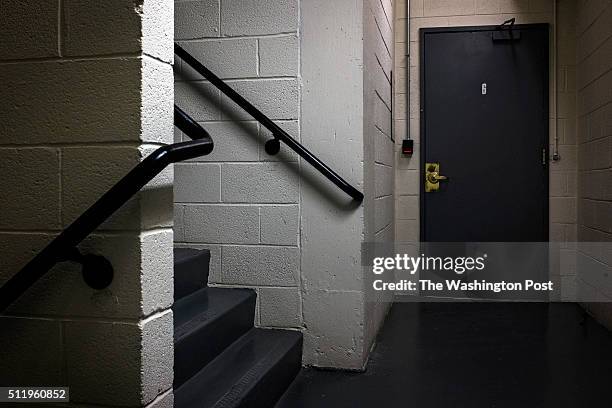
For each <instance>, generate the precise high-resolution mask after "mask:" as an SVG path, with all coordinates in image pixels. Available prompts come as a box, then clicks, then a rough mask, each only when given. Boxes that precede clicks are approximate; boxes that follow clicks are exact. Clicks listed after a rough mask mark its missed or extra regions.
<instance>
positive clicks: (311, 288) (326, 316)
mask: <svg viewBox="0 0 612 408" xmlns="http://www.w3.org/2000/svg"><path fill="white" fill-rule="evenodd" d="M383 3H384V4H385V8H386V11H384V10H383V8H382V5H381V4H380V3H379V2H368V1H365V2H364V1H363V0H341V1H334V2H329V1H302V2H301V1H298V0H274V1H262V0H248V1H244V0H241V1H238V0H223V1H216V0H198V1H177V2H175V36H176V39H177V41H178V42H179V43H180V44H181V45H182V46H183V47H184V48H185V49H187V50H188V51H189V52H191V53H193V54H194V55H195V56H196V57H197V58H199V59H201V60H202V61H203V62H204V63H205V64H206V65H207V66H209V67H210V68H211V70H212V71H213V72H215V73H216V74H217V75H219V76H220V77H222V78H224V79H225V80H226V81H227V82H228V83H229V84H230V85H231V86H232V87H234V88H235V89H236V90H237V91H239V92H241V93H242V94H243V95H244V96H245V97H246V98H247V99H248V100H250V101H251V102H252V103H254V104H255V105H256V106H257V107H259V108H260V109H261V110H262V111H263V112H264V113H265V114H267V115H268V116H269V117H271V118H272V119H273V120H275V121H276V122H277V123H278V124H279V125H280V126H282V127H284V128H285V129H286V130H287V131H288V133H289V134H291V135H292V136H293V137H295V138H296V139H298V140H300V141H301V142H302V143H303V144H304V145H305V146H306V147H307V148H308V149H310V150H311V151H312V152H313V153H315V154H316V155H317V156H318V157H319V158H320V159H321V160H323V161H324V162H326V163H328V164H329V165H330V166H331V167H332V168H333V169H334V170H335V171H336V172H337V173H338V174H340V175H341V176H342V177H344V178H345V179H346V180H348V181H349V182H350V183H351V184H353V185H355V186H356V187H357V188H358V189H360V190H365V193H366V196H367V197H368V198H367V199H366V201H365V203H364V204H363V205H356V204H355V203H353V202H352V201H351V200H350V198H348V197H347V196H346V195H345V194H344V193H343V192H341V191H340V190H338V189H337V188H336V187H335V186H334V185H333V184H331V183H330V182H329V181H327V179H325V178H324V177H323V176H322V175H321V174H320V173H318V172H317V171H316V170H314V169H313V168H312V167H311V166H310V165H309V164H308V163H306V162H303V161H302V160H299V159H298V157H297V156H296V154H294V153H293V152H291V151H287V149H286V148H285V147H284V146H283V147H282V150H281V153H280V154H279V155H278V156H269V155H267V154H266V153H265V151H264V142H265V140H267V139H268V138H270V135H269V134H268V132H267V131H266V130H265V129H264V128H262V127H261V126H260V125H258V123H257V122H255V121H254V120H252V118H250V117H249V116H248V115H247V114H245V113H244V112H242V111H241V110H240V109H239V108H238V107H236V106H234V105H233V104H232V103H231V102H230V101H228V100H227V99H226V98H225V96H222V95H220V94H219V92H218V91H216V90H215V89H214V88H213V87H212V86H211V85H210V84H208V83H206V81H203V80H202V79H201V78H200V77H198V75H197V74H196V73H194V72H193V71H192V70H191V69H190V68H189V67H187V66H185V65H184V64H182V62H181V61H180V60H177V61H176V65H175V78H176V85H175V96H176V102H177V104H179V105H180V106H182V107H183V108H184V109H185V110H186V111H187V112H188V113H189V114H190V115H192V116H193V117H194V118H195V119H196V120H197V121H198V122H199V123H201V124H202V125H203V126H204V128H206V129H207V130H208V131H209V132H210V133H211V135H212V137H213V139H214V140H215V151H214V152H213V153H212V154H211V155H210V156H207V157H206V159H205V160H202V161H193V162H191V163H185V164H180V165H177V166H176V168H175V241H176V245H177V246H189V247H202V248H209V249H210V250H211V251H212V270H211V276H210V283H211V284H213V285H218V286H232V287H249V288H254V289H255V290H256V291H257V295H258V305H257V313H256V318H255V319H256V320H255V323H256V324H257V325H259V326H261V327H283V328H294V329H299V330H302V331H303V332H304V344H305V345H304V363H305V364H311V365H317V366H326V367H339V368H351V369H361V368H363V366H364V363H365V360H366V358H367V353H368V351H369V348H370V344H371V342H372V340H373V334H375V333H376V327H377V326H379V325H380V322H381V316H382V315H384V313H382V312H381V311H374V308H373V307H372V305H366V302H365V299H364V288H363V280H362V271H361V243H362V242H363V241H364V239H366V233H365V232H364V231H365V230H366V229H367V230H368V231H370V232H371V233H370V232H368V234H369V235H368V237H369V238H368V239H372V240H373V239H374V237H375V236H377V237H379V238H380V235H381V234H376V233H380V232H382V231H385V233H387V237H388V236H389V234H388V231H390V230H391V228H392V225H391V224H392V222H391V220H392V218H393V215H392V211H393V209H392V206H390V205H388V203H389V202H390V200H389V199H388V198H387V199H385V197H388V196H390V195H391V192H390V191H389V189H387V190H384V191H383V190H381V189H380V186H379V185H391V181H392V174H393V173H392V171H388V170H387V171H386V172H382V173H381V171H380V170H379V167H385V166H386V167H385V169H387V168H391V166H392V163H391V162H390V161H389V159H388V157H389V153H388V152H387V153H385V152H384V149H387V150H389V149H390V146H392V144H390V143H389V142H385V140H384V139H382V137H381V135H377V134H376V133H375V127H374V124H375V121H380V122H381V123H384V124H386V125H387V128H383V133H384V135H383V136H384V137H386V138H387V140H388V138H389V136H390V130H389V129H388V128H389V127H390V125H389V123H390V111H389V110H388V109H387V112H386V113H385V112H384V110H380V109H379V108H380V107H381V105H382V106H385V105H384V103H382V104H378V105H376V106H375V105H372V106H373V107H375V108H376V111H374V110H373V109H370V108H369V107H367V106H368V105H367V104H368V103H369V102H365V101H366V100H367V101H370V100H372V101H373V100H374V99H373V97H374V96H375V93H374V91H375V87H371V86H370V87H367V86H366V84H365V82H366V80H365V79H364V78H366V77H367V75H366V74H365V72H366V71H367V70H368V69H370V68H368V67H371V68H372V69H375V70H376V72H374V73H373V74H376V75H378V76H377V81H380V80H381V77H380V75H381V74H382V75H383V76H382V78H387V77H388V75H389V72H388V71H390V52H387V55H386V60H384V61H383V64H384V66H385V69H386V70H387V73H386V75H387V76H385V73H384V72H383V71H382V70H381V67H380V65H376V66H374V65H372V64H371V65H369V66H364V60H365V59H366V54H367V51H366V47H370V45H367V46H366V40H364V36H365V37H366V38H370V37H371V38H372V39H373V41H374V42H373V43H372V45H371V46H372V47H373V48H372V50H371V52H370V60H369V61H374V59H372V58H373V57H374V56H375V51H374V48H376V47H378V48H376V52H379V51H381V49H380V47H381V46H384V42H383V41H382V39H381V35H382V34H380V33H379V34H377V37H376V36H375V32H374V30H373V28H374V26H371V25H370V26H369V34H367V35H366V34H365V31H366V29H365V28H364V27H365V25H364V16H365V15H366V11H365V10H367V13H368V14H367V15H368V16H369V17H368V18H371V17H372V16H374V14H375V15H376V18H377V19H379V21H380V22H381V23H385V24H386V26H382V28H383V29H384V30H385V31H384V38H385V39H386V41H387V43H386V44H387V46H389V44H391V42H392V37H391V36H392V31H391V22H392V21H393V20H392V19H391V17H390V13H391V8H390V6H389V5H390V2H388V1H385V2H383ZM373 6H375V7H376V8H375V9H372V7H373ZM385 13H387V14H386V15H385ZM383 19H386V21H385V20H383ZM368 21H370V20H368ZM368 36H369V37H368ZM377 38H378V39H377ZM380 55H381V57H382V56H384V55H383V54H380ZM366 65H367V64H366ZM385 80H386V79H385ZM376 86H378V87H379V88H380V92H382V93H383V98H386V99H385V101H386V103H387V105H390V101H389V95H390V91H389V88H388V86H389V84H388V83H387V85H384V82H377V83H376ZM366 87H367V89H368V92H366V90H365V89H366ZM384 92H386V94H385V93H384ZM368 98H370V99H368ZM368 109H370V110H368ZM385 109H386V108H385ZM367 112H369V113H367ZM385 115H386V117H385ZM175 137H176V138H177V139H182V138H184V137H185V136H184V135H181V134H180V133H177V134H176V136H175ZM376 138H377V139H376ZM364 139H367V140H368V141H372V143H369V142H368V143H366V141H365V140H364ZM374 140H377V142H376V146H378V153H377V155H375V154H374V152H375V149H376V147H375V145H374ZM385 143H386V144H385ZM385 154H386V156H385ZM365 156H367V157H368V159H364V157H365ZM385 157H386V158H385ZM385 160H386V162H385ZM370 170H371V171H370ZM366 174H367V176H366ZM375 176H376V177H377V178H378V180H377V182H376V185H375V184H374V183H371V184H367V185H364V178H366V179H367V178H368V177H370V180H372V181H373V180H374V177H375ZM381 191H383V192H381ZM375 197H376V200H375V199H374V198H375ZM381 204H383V205H381ZM375 209H377V211H378V212H377V214H380V216H379V217H378V224H376V225H375V223H374V221H373V220H374V217H375V216H374V212H375V211H374V210H375ZM364 211H365V213H364ZM370 221H371V222H370ZM377 226H378V227H379V228H378V229H376V227H377ZM391 236H392V234H391ZM366 316H367V317H366ZM366 319H368V321H369V322H370V323H367V327H368V329H367V331H368V334H367V335H366V334H365V329H364V327H365V326H366V323H364V321H365V320H366ZM366 337H367V338H366Z"/></svg>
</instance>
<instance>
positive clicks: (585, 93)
mask: <svg viewBox="0 0 612 408" xmlns="http://www.w3.org/2000/svg"><path fill="white" fill-rule="evenodd" d="M576 16H577V19H576V64H577V74H576V87H577V91H578V94H577V114H578V119H577V122H578V126H577V128H578V241H580V242H588V243H601V245H598V244H587V245H581V246H579V247H578V248H579V251H578V259H577V268H578V296H579V299H581V300H596V301H597V302H589V303H586V304H585V307H586V308H587V310H589V311H590V312H591V313H592V314H593V315H594V316H595V317H596V318H597V319H598V320H600V321H601V322H602V323H604V324H605V325H606V326H607V327H608V328H610V329H612V307H611V306H610V304H611V303H610V302H612V281H611V279H612V278H611V276H612V252H611V251H612V249H611V248H612V2H611V1H609V0H608V1H606V0H601V1H595V0H592V1H583V0H579V1H578V2H577V13H576Z"/></svg>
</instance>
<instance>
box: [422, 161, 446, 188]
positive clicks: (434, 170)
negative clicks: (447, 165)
mask: <svg viewBox="0 0 612 408" xmlns="http://www.w3.org/2000/svg"><path fill="white" fill-rule="evenodd" d="M440 180H448V177H446V176H441V175H440V163H426V164H425V192H426V193H431V192H434V191H438V190H439V189H440Z"/></svg>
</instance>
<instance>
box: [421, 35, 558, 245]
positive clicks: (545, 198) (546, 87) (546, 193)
mask: <svg viewBox="0 0 612 408" xmlns="http://www.w3.org/2000/svg"><path fill="white" fill-rule="evenodd" d="M497 27H499V25H482V26H458V27H424V28H421V29H419V60H420V61H419V105H420V106H419V120H420V123H419V133H420V134H419V241H420V242H423V241H424V240H425V238H426V237H425V194H426V193H425V183H423V180H424V178H425V157H426V151H425V140H426V138H427V134H426V132H425V120H424V115H423V114H424V112H425V109H424V106H425V92H424V89H425V75H424V74H425V58H424V55H425V35H426V34H433V33H455V32H471V31H491V30H495V29H496V28H497ZM513 28H516V29H521V30H525V29H542V28H546V40H547V42H548V54H547V55H546V62H547V66H548V70H547V72H546V80H545V81H544V82H545V83H544V101H545V104H546V109H545V111H546V112H547V117H546V132H545V134H544V135H542V145H543V146H544V149H545V151H546V165H545V166H544V167H545V169H544V173H545V174H544V190H543V191H544V193H543V197H542V200H543V201H544V203H545V205H544V214H543V219H544V224H543V225H542V229H543V232H544V234H543V237H544V239H545V240H546V241H545V242H548V241H549V240H550V236H549V234H550V220H549V206H550V190H549V189H550V186H549V179H550V157H549V155H550V152H549V150H550V142H549V139H550V119H549V117H550V53H551V47H552V46H553V45H552V44H551V43H550V24H548V23H535V24H515V25H513ZM555 92H556V89H555ZM556 114H557V113H556V112H555V116H556ZM555 120H558V118H556V117H555Z"/></svg>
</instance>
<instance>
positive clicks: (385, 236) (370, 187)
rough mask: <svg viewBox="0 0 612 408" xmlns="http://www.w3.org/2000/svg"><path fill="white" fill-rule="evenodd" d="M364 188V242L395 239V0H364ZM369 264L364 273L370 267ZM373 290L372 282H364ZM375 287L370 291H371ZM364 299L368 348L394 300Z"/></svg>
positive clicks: (382, 297)
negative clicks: (370, 285)
mask: <svg viewBox="0 0 612 408" xmlns="http://www.w3.org/2000/svg"><path fill="white" fill-rule="evenodd" d="M363 14H364V15H363V21H364V23H363V24H364V28H363V30H364V45H363V58H364V125H363V126H364V189H365V192H366V194H365V195H366V200H365V202H364V212H365V239H364V241H365V242H386V243H389V244H391V243H393V241H394V236H395V231H394V230H395V219H394V191H393V184H394V171H393V168H394V155H393V153H394V150H393V149H394V142H393V122H392V115H391V109H392V106H393V103H392V95H393V90H392V83H393V81H392V75H393V57H394V46H393V45H394V37H393V29H394V24H393V22H394V20H393V16H394V14H393V1H391V0H384V1H380V0H364V6H363ZM368 272H369V271H368V270H367V268H365V269H364V273H368ZM364 291H368V288H364ZM371 292H372V291H369V293H371ZM373 296H375V297H374V298H372V299H370V298H369V297H368V298H366V301H365V302H364V308H365V312H364V317H365V331H364V336H365V344H364V347H365V348H366V350H365V354H366V355H367V351H368V350H369V349H370V348H371V347H372V344H373V342H374V341H375V337H376V333H377V332H378V329H379V328H380V327H381V326H382V323H383V321H384V318H385V316H386V313H387V311H388V309H389V306H390V304H391V303H390V302H391V301H392V298H391V296H389V294H385V293H384V292H383V293H380V292H379V293H376V294H375V295H374V294H373Z"/></svg>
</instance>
